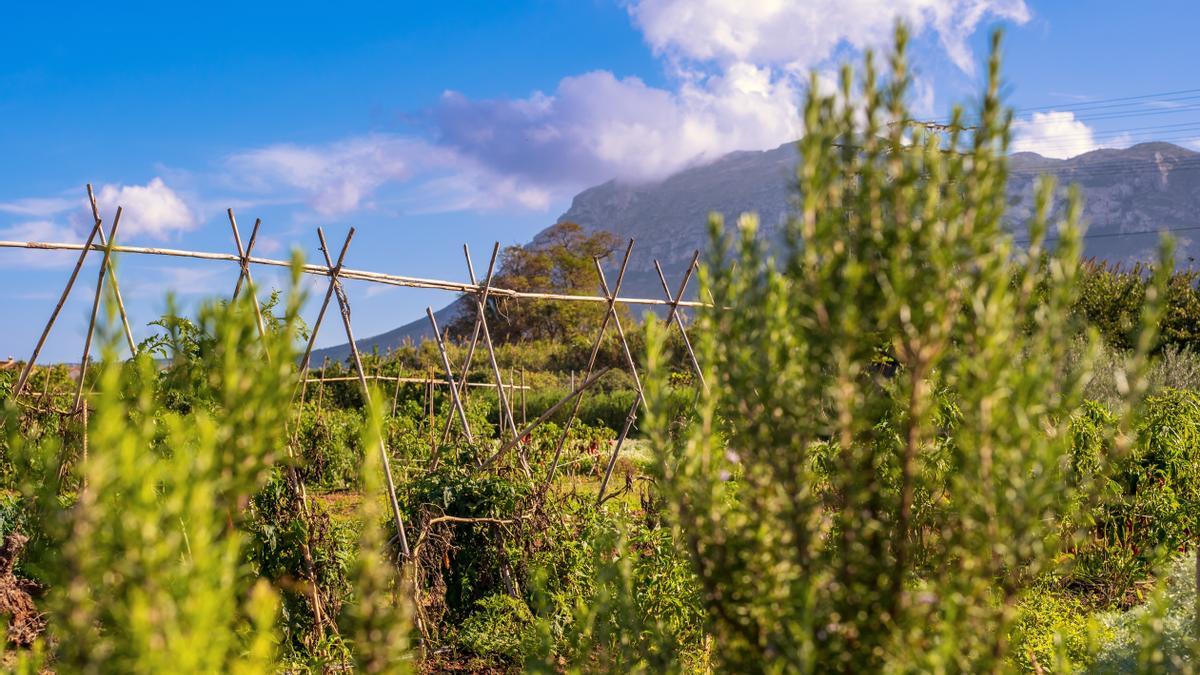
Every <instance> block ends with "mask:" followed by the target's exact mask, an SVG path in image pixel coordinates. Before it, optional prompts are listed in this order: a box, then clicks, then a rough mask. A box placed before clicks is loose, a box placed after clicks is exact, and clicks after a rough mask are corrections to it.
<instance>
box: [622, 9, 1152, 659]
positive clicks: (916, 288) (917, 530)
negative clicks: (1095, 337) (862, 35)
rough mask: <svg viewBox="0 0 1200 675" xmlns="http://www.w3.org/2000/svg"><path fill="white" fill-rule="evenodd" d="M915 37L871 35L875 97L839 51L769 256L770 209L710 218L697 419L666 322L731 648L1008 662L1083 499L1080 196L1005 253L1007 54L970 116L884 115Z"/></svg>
mask: <svg viewBox="0 0 1200 675" xmlns="http://www.w3.org/2000/svg"><path fill="white" fill-rule="evenodd" d="M904 41H905V40H904V35H903V33H902V32H901V33H900V34H899V38H898V48H897V51H896V53H895V54H894V56H893V57H892V73H891V75H890V78H889V79H888V80H887V81H886V82H884V83H879V82H878V81H877V78H876V75H875V69H874V65H873V61H872V59H871V58H870V57H868V59H867V63H866V67H865V69H864V84H863V88H862V96H861V99H856V98H855V95H854V94H855V92H854V90H853V86H852V77H851V71H850V70H849V69H848V68H847V69H845V70H844V71H843V77H842V83H841V88H840V91H839V93H838V95H837V96H826V95H823V94H821V93H820V92H821V91H822V89H821V88H820V87H818V86H817V83H816V82H815V80H814V83H813V85H812V87H811V88H810V92H809V96H808V101H807V104H806V107H805V128H806V135H805V138H804V139H803V140H802V141H801V142H800V151H801V163H800V167H799V169H798V184H799V195H800V196H799V202H798V207H799V213H798V216H797V217H796V218H795V219H794V220H793V221H791V222H790V223H788V225H787V227H786V230H785V238H786V242H787V244H786V246H785V247H784V248H783V250H782V251H781V252H780V257H779V258H778V259H774V260H773V259H770V258H768V257H767V249H766V248H765V246H764V244H763V243H762V241H761V240H760V239H759V238H758V237H757V236H756V222H755V221H754V219H753V218H749V217H744V218H743V219H742V220H741V221H740V222H739V228H738V233H737V234H736V236H734V237H727V236H725V235H723V234H722V233H723V229H724V228H723V227H722V226H721V224H720V222H719V221H716V222H714V224H713V232H714V244H713V252H712V254H711V256H710V258H709V260H708V264H707V265H706V266H705V268H704V269H702V272H701V279H702V282H703V286H704V288H706V289H707V291H708V292H711V294H712V296H713V304H714V306H715V307H719V308H722V309H721V310H720V311H715V310H709V311H703V312H701V313H700V317H699V323H698V330H697V332H696V335H695V337H694V343H695V345H696V347H697V349H698V351H699V357H700V362H701V364H703V365H704V366H705V367H706V368H707V369H708V371H707V372H706V379H707V380H708V382H709V383H710V387H711V389H710V390H709V391H707V392H705V393H703V394H702V395H701V397H700V401H699V405H698V410H697V412H696V416H695V418H694V420H693V421H692V422H691V423H690V424H688V425H687V426H685V427H684V428H682V429H677V428H676V427H675V426H674V422H675V420H674V418H672V417H670V416H669V415H668V414H666V410H667V406H666V405H665V403H666V391H667V389H666V381H667V379H668V378H667V376H666V374H665V373H664V372H663V369H662V368H661V365H660V364H661V363H662V359H661V356H660V352H661V349H660V348H659V347H658V345H657V344H656V343H657V342H658V341H659V340H660V339H661V338H660V337H659V334H660V332H661V331H659V330H651V331H649V339H648V342H649V344H650V349H649V356H648V364H649V366H650V368H649V369H650V370H651V371H652V372H654V373H656V374H654V375H651V376H648V377H647V378H645V380H646V383H647V388H646V396H647V410H648V412H649V415H648V419H647V423H646V427H647V428H648V429H649V430H650V431H649V437H650V439H651V441H652V445H653V446H654V448H655V454H656V458H657V461H656V468H655V473H656V477H657V479H658V480H659V481H660V485H661V488H662V491H663V496H664V498H665V510H664V516H665V517H666V518H667V520H668V522H670V523H671V524H672V526H673V527H674V528H675V531H676V533H677V540H678V541H679V542H680V544H681V546H682V550H683V551H686V553H687V554H688V556H689V557H690V560H691V564H692V566H693V568H694V569H695V571H696V574H697V578H698V580H699V585H700V589H701V590H700V597H701V598H702V601H703V606H704V609H705V613H706V618H707V624H708V627H709V629H710V630H711V633H712V635H713V638H714V640H715V643H716V645H718V648H717V649H715V650H714V657H715V658H716V660H717V667H718V668H720V669H727V670H733V671H750V670H761V669H767V670H771V671H779V672H782V671H813V670H821V671H841V672H861V671H874V670H880V669H894V670H915V671H930V670H939V671H940V670H951V671H967V672H976V671H988V670H994V669H1003V668H1005V667H1006V664H1008V663H1012V662H1015V661H1019V660H1020V659H1022V658H1023V655H1022V654H1020V653H1018V652H1017V651H1016V650H1017V649H1018V648H1019V647H1018V646H1017V645H1016V644H1015V643H1014V642H1013V641H1011V640H1009V638H1008V636H1009V635H1011V634H1012V633H1013V629H1014V621H1016V619H1017V616H1018V609H1017V608H1018V603H1019V601H1020V600H1021V598H1022V597H1023V596H1024V594H1025V592H1026V590H1027V589H1029V588H1031V587H1032V586H1033V584H1034V583H1035V582H1036V581H1037V580H1038V579H1039V578H1041V577H1042V576H1043V575H1044V574H1045V573H1047V572H1048V571H1050V570H1052V569H1053V561H1054V560H1055V556H1056V554H1057V553H1058V552H1059V550H1060V547H1061V544H1062V537H1061V535H1062V532H1061V530H1060V527H1061V523H1062V522H1063V521H1064V520H1065V521H1068V522H1072V521H1073V522H1079V520H1078V519H1079V518H1080V516H1079V514H1078V513H1077V511H1078V510H1079V509H1080V508H1082V506H1083V505H1085V504H1087V503H1089V500H1090V496H1089V495H1090V490H1091V489H1092V486H1091V485H1090V484H1087V482H1086V481H1084V482H1083V484H1078V485H1077V484H1074V483H1072V481H1071V471H1072V467H1070V466H1068V465H1067V464H1068V463H1067V462H1064V461H1062V459H1063V458H1065V457H1069V456H1070V451H1071V445H1072V442H1073V436H1072V434H1071V433H1070V420H1071V419H1072V414H1073V413H1074V412H1075V411H1076V410H1077V409H1078V408H1079V406H1080V405H1081V404H1082V402H1083V398H1082V390H1083V385H1084V383H1085V382H1086V380H1087V376H1088V372H1089V364H1090V361H1091V358H1092V357H1093V355H1094V353H1095V348H1094V347H1091V346H1089V347H1088V349H1087V350H1086V352H1085V354H1084V355H1083V357H1082V358H1080V359H1078V360H1077V361H1075V362H1071V361H1070V360H1068V358H1067V352H1068V349H1069V348H1070V344H1071V340H1072V339H1073V338H1074V336H1076V335H1078V334H1079V333H1080V326H1079V324H1078V322H1077V321H1076V320H1074V319H1073V318H1072V317H1071V313H1070V311H1069V310H1070V308H1071V307H1072V306H1073V303H1075V302H1076V299H1077V296H1078V288H1079V277H1080V275H1081V265H1080V262H1079V250H1080V231H1079V228H1078V227H1077V226H1076V221H1077V218H1078V213H1079V205H1078V200H1077V199H1075V198H1074V197H1072V199H1071V200H1070V202H1069V203H1068V205H1067V207H1066V209H1065V210H1063V211H1062V213H1064V214H1065V219H1064V221H1063V222H1060V223H1056V224H1055V226H1056V230H1057V235H1058V239H1057V245H1056V246H1055V248H1054V250H1053V251H1047V250H1046V249H1045V248H1044V247H1043V243H1044V237H1045V235H1046V233H1047V231H1048V230H1049V228H1050V226H1051V223H1050V222H1049V214H1050V211H1051V209H1050V207H1051V197H1052V194H1053V192H1052V190H1053V186H1052V185H1050V184H1049V183H1044V184H1043V185H1042V186H1041V187H1040V189H1039V191H1038V197H1037V208H1036V209H1035V216H1034V219H1033V221H1032V222H1031V223H1030V224H1029V232H1030V238H1031V240H1032V244H1031V245H1030V248H1029V250H1028V251H1018V250H1014V247H1013V244H1012V240H1011V238H1010V237H1009V236H1008V235H1007V234H1006V233H1005V230H1004V227H1003V225H1002V216H1003V213H1004V209H1005V192H1004V187H1005V185H1006V182H1007V181H1006V178H1007V175H1006V159H1005V153H1006V149H1007V144H1008V139H1009V130H1008V114H1007V113H1006V112H1005V111H1004V110H1003V109H1002V108H1001V106H1000V103H999V99H998V95H997V91H998V82H999V76H998V58H997V57H996V56H993V59H992V62H991V68H990V74H989V86H988V89H987V91H986V93H985V95H984V97H983V99H982V104H981V107H980V109H979V110H978V111H977V112H976V113H975V114H974V115H973V116H972V117H973V119H977V120H979V121H978V123H977V126H976V127H975V129H974V131H973V133H971V134H969V135H968V134H964V133H962V132H960V131H958V130H957V126H958V124H957V121H958V120H961V119H963V115H962V112H961V111H956V112H955V114H954V117H955V120H956V123H955V125H952V130H951V131H950V132H949V134H948V136H947V137H945V138H943V137H941V136H939V135H935V134H927V133H925V131H924V130H923V129H921V128H917V129H915V130H912V129H909V128H906V126H905V125H902V124H894V123H893V124H887V122H889V121H895V120H905V119H908V118H909V116H908V114H907V110H906V109H905V97H906V93H907V87H908V83H909V76H908V72H907V68H906V62H905V54H904ZM856 100H861V105H860V104H858V103H849V102H853V101H856ZM1167 268H1169V267H1167ZM1164 287H1165V275H1163V274H1159V275H1158V276H1157V277H1156V279H1155V280H1154V282H1153V283H1151V284H1149V286H1148V288H1149V289H1151V290H1150V292H1149V295H1150V297H1149V298H1148V301H1147V303H1145V304H1146V305H1147V308H1148V310H1149V312H1150V314H1149V321H1147V323H1148V324H1150V325H1154V324H1157V316H1156V315H1155V314H1154V311H1155V310H1156V308H1157V307H1158V306H1159V304H1158V302H1157V300H1156V298H1155V294H1156V293H1158V290H1159V289H1162V288H1164ZM1141 335H1142V337H1140V338H1138V341H1137V346H1138V347H1139V349H1142V350H1145V349H1147V348H1148V346H1149V343H1150V342H1151V340H1152V338H1153V334H1152V333H1150V332H1146V331H1143V332H1142V334H1141ZM1130 393H1136V391H1133V392H1131V391H1130V390H1129V389H1126V390H1125V391H1124V392H1123V394H1124V395H1125V396H1126V398H1128V395H1129V394H1130ZM644 658H645V659H647V660H646V661H644V663H651V662H652V661H650V660H649V659H650V658H651V657H650V656H645V657H644Z"/></svg>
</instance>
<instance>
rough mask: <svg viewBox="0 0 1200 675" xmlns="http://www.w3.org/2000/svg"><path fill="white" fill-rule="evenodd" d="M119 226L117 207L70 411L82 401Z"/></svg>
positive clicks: (119, 208)
mask: <svg viewBox="0 0 1200 675" xmlns="http://www.w3.org/2000/svg"><path fill="white" fill-rule="evenodd" d="M120 224H121V207H119V206H118V207H117V215H116V216H115V217H113V224H112V230H110V231H109V235H108V245H107V246H105V247H104V259H103V260H102V261H101V262H100V272H99V275H98V276H97V277H96V297H95V298H94V299H93V300H92V315H91V318H90V319H89V320H88V329H87V337H86V338H85V339H84V341H83V358H82V359H80V361H79V385H78V386H77V387H76V388H75V403H74V404H73V405H72V407H71V410H73V411H76V412H78V411H79V402H80V401H81V400H83V383H84V380H86V379H87V367H88V358H89V356H90V352H91V350H92V335H93V334H95V332H96V314H97V312H99V311H100V296H101V294H103V293H104V272H105V271H106V270H108V264H109V262H110V259H111V257H112V249H113V244H114V243H115V242H116V239H117V226H118V225H120Z"/></svg>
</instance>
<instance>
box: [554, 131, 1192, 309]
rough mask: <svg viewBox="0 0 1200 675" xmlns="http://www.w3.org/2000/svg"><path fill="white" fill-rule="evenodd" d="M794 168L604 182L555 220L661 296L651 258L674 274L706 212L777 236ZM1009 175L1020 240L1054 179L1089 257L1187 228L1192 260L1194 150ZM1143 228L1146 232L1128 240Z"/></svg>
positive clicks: (1035, 163)
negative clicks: (611, 239) (622, 245)
mask: <svg viewBox="0 0 1200 675" xmlns="http://www.w3.org/2000/svg"><path fill="white" fill-rule="evenodd" d="M795 164H796V149H795V146H794V145H793V144H790V143H789V144H786V145H783V146H780V147H778V148H775V149H774V150H767V151H763V152H735V153H732V154H730V155H726V156H725V157H722V158H721V159H718V160H717V161H715V162H713V163H711V164H708V165H705V166H701V167H696V168H693V169H688V170H686V171H682V172H680V173H678V174H675V175H674V176H671V177H670V178H667V179H665V180H662V181H660V182H657V183H652V184H646V185H622V184H620V183H617V182H615V181H610V182H608V183H605V184H604V185H600V186H597V187H594V188H590V189H588V190H584V191H583V192H581V193H579V195H578V196H576V197H575V199H574V201H573V202H572V204H571V208H570V209H568V210H567V212H566V213H564V214H563V215H562V216H561V217H560V218H559V220H560V221H563V220H570V221H574V222H576V223H579V224H580V225H583V226H585V227H588V228H591V229H601V230H608V231H610V232H614V233H616V234H617V235H618V236H620V237H621V238H622V239H628V238H630V237H633V238H634V239H635V240H636V244H635V246H634V252H633V255H632V258H631V262H630V271H629V273H628V274H627V281H626V288H627V289H628V294H629V295H648V296H650V297H659V296H660V295H661V293H662V287H661V285H659V283H658V280H657V278H656V277H655V275H654V268H653V260H654V259H655V258H657V259H659V261H661V262H662V264H663V267H664V268H665V269H666V270H667V273H668V275H674V276H677V275H678V274H679V273H680V270H681V268H682V267H683V266H684V265H686V264H687V261H688V259H689V257H690V255H691V253H692V251H693V250H694V249H696V248H701V249H702V248H704V247H705V245H706V244H707V242H708V234H707V231H706V224H707V222H708V214H709V213H710V212H717V213H720V214H722V215H724V216H725V220H726V223H727V225H732V224H733V223H734V222H736V219H737V216H738V215H739V214H741V213H745V212H751V211H753V212H756V213H758V214H759V219H760V221H761V225H762V229H763V232H764V236H767V237H770V236H771V235H772V233H775V232H778V229H779V227H780V226H781V225H782V223H783V222H784V220H785V219H786V217H787V214H788V212H789V208H790V205H791V201H792V199H793V198H794V192H793V187H794V180H795V178H794V167H795ZM1010 170H1011V179H1010V182H1009V189H1008V192H1009V200H1008V201H1009V214H1008V221H1009V227H1010V229H1012V231H1013V232H1014V234H1016V236H1017V237H1018V240H1019V239H1020V238H1021V236H1022V235H1023V234H1024V233H1025V225H1024V223H1025V222H1026V221H1027V220H1028V218H1029V217H1030V216H1031V215H1032V213H1033V196H1034V185H1035V182H1036V181H1037V179H1038V177H1039V176H1041V175H1043V174H1049V175H1052V176H1054V177H1055V178H1056V179H1057V181H1058V185H1059V186H1060V189H1059V191H1058V192H1059V195H1060V197H1061V196H1063V195H1065V192H1066V187H1065V186H1067V185H1071V184H1077V185H1079V187H1080V189H1081V192H1082V194H1083V198H1084V221H1085V223H1087V224H1088V233H1089V234H1088V239H1087V240H1086V241H1087V255H1089V256H1096V257H1102V258H1108V259H1112V260H1121V261H1132V260H1147V259H1153V258H1154V256H1155V251H1156V250H1157V242H1158V235H1157V232H1158V230H1161V229H1164V228H1168V229H1174V230H1179V229H1181V228H1188V227H1191V226H1197V228H1198V230H1197V231H1196V232H1189V231H1186V229H1185V230H1184V231H1179V232H1175V233H1174V234H1175V236H1176V238H1177V240H1178V243H1179V260H1180V262H1181V263H1186V262H1187V258H1188V256H1190V255H1196V254H1197V253H1200V246H1197V245H1196V244H1197V243H1200V242H1198V241H1197V235H1200V153H1196V152H1192V151H1191V150H1186V149H1184V148H1181V147H1179V146H1177V145H1172V144H1170V143H1144V144H1141V145H1136V146H1134V147H1132V148H1128V149H1124V150H1097V151H1095V152H1090V153H1087V154H1085V155H1080V156H1078V157H1074V158H1072V159H1067V160H1059V159H1049V158H1046V157H1042V156H1040V155H1036V154H1033V153H1019V154H1016V155H1013V156H1012V158H1011V164H1010ZM1058 206H1059V209H1061V206H1062V201H1061V200H1060V202H1059V205H1058ZM1147 231H1150V232H1154V234H1131V233H1141V232H1147ZM612 265H615V263H612Z"/></svg>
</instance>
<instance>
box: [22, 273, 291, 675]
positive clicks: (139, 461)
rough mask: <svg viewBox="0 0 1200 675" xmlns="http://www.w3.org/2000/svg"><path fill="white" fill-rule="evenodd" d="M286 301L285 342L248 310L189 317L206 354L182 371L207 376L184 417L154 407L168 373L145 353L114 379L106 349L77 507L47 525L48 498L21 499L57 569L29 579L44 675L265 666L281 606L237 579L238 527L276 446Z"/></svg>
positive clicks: (287, 371) (284, 378) (114, 366)
mask: <svg viewBox="0 0 1200 675" xmlns="http://www.w3.org/2000/svg"><path fill="white" fill-rule="evenodd" d="M291 297H292V298H293V301H294V302H293V304H290V305H289V306H288V308H287V313H286V315H285V322H284V325H283V328H282V329H281V330H280V331H279V332H277V333H272V334H270V335H268V337H267V339H266V340H265V341H264V340H261V339H259V337H258V335H257V334H256V328H255V323H254V319H253V316H252V312H250V311H249V307H248V305H247V304H245V303H240V304H238V305H233V306H211V305H210V306H207V307H206V308H204V309H203V310H202V311H201V314H200V319H199V324H198V325H199V326H201V327H202V330H203V332H204V334H205V335H206V336H208V338H209V339H208V340H207V341H206V347H205V348H204V349H203V350H200V351H198V352H195V353H193V354H190V355H188V356H187V358H186V359H182V358H181V361H180V362H181V363H188V364H189V365H188V366H185V367H188V368H189V369H191V368H190V366H192V365H194V366H195V369H194V370H193V373H195V372H203V373H204V376H203V377H192V376H189V378H188V381H189V382H190V385H189V389H188V392H187V394H188V398H187V403H188V405H174V406H168V405H167V404H165V403H164V402H163V400H162V398H163V397H161V396H159V389H158V385H159V383H160V380H161V381H163V382H166V381H173V375H174V374H172V373H170V372H165V373H162V374H161V375H160V374H159V373H157V372H156V367H155V364H154V362H153V361H152V360H151V357H150V355H149V354H143V355H141V356H139V357H138V358H137V359H136V360H135V361H133V362H131V363H129V364H127V365H121V364H119V363H117V362H116V361H115V360H114V359H113V358H112V351H111V350H108V349H106V350H105V360H104V363H103V364H102V365H100V366H99V367H98V371H99V372H98V376H97V378H96V393H95V395H94V398H93V399H92V401H93V403H92V404H93V406H94V407H95V409H96V412H95V413H94V414H93V416H92V417H91V424H90V454H89V455H88V457H87V458H86V459H85V460H84V461H83V462H82V464H80V465H79V466H78V469H77V470H78V476H79V484H80V489H79V492H78V496H77V500H76V501H75V502H74V504H73V505H71V506H70V508H69V509H64V510H60V511H58V512H54V511H53V510H52V509H50V508H49V505H48V504H47V503H46V502H47V501H48V500H47V498H46V488H47V485H46V484H44V483H43V484H42V485H40V486H37V485H30V486H28V487H27V490H28V494H29V496H30V498H31V499H35V500H41V501H42V502H43V511H42V512H41V515H42V518H43V520H42V522H41V523H39V526H40V527H44V528H45V529H46V531H48V532H50V533H52V534H51V535H50V536H51V537H53V538H54V539H56V544H57V546H56V548H58V550H59V552H58V553H57V554H55V555H57V556H61V558H60V559H59V561H58V564H43V565H41V566H40V569H41V570H42V571H43V572H44V573H45V574H46V575H47V577H48V578H47V581H48V585H49V587H50V589H51V599H50V600H51V605H52V608H53V610H54V615H55V616H56V621H55V622H52V623H51V631H52V634H53V639H54V642H55V644H56V649H55V669H56V670H58V671H60V672H64V671H65V672H74V671H84V672H96V671H98V670H100V669H104V670H122V671H163V670H172V671H176V672H180V671H182V672H195V671H226V670H232V671H236V672H262V671H263V670H266V669H269V668H271V667H272V665H273V663H274V660H275V652H276V648H277V645H276V638H275V635H274V622H275V617H276V613H277V606H278V599H277V596H276V594H275V592H274V591H272V590H270V589H269V587H268V586H267V585H266V584H265V583H264V582H261V581H260V582H256V581H255V578H254V576H253V575H252V574H248V572H249V570H248V569H247V568H246V567H245V563H244V560H245V553H244V551H245V548H246V545H247V541H246V537H245V536H244V534H243V532H242V530H241V529H240V527H239V524H240V522H241V520H242V514H241V509H240V505H241V503H243V502H244V500H245V499H246V498H247V496H248V495H250V494H251V493H253V492H255V491H256V490H257V489H259V488H260V487H261V486H262V485H263V484H264V483H265V482H266V480H267V478H268V476H269V475H270V470H271V466H272V464H273V463H274V461H275V460H276V459H277V457H276V454H275V453H276V452H277V450H278V449H279V448H280V447H282V444H283V443H282V441H283V439H282V437H281V436H282V430H283V428H284V425H285V421H286V420H285V417H286V410H287V403H288V401H287V396H288V392H289V391H290V390H291V387H292V386H293V382H294V380H293V376H294V372H293V371H294V369H293V368H291V367H290V365H288V364H289V360H290V358H291V351H290V350H291V345H292V343H293V341H294V336H295V334H294V326H295V316H296V311H297V310H298V298H297V297H296V294H293V295H292V296H291ZM264 352H266V353H270V354H271V355H272V356H273V357H274V358H275V359H276V360H275V361H274V364H275V365H272V362H271V361H269V360H268V359H267V358H265V354H264ZM201 403H202V404H201ZM11 442H13V443H14V445H15V444H19V443H20V442H21V441H20V439H19V438H18V439H14V440H13V441H11ZM24 450H26V451H28V452H30V453H37V452H40V451H41V450H43V449H42V448H36V447H26V448H24ZM30 478H34V477H33V476H31V477H30ZM53 485H54V484H53V483H50V487H51V489H53V487H52V486H53ZM42 562H43V563H45V562H47V561H42ZM50 562H53V561H50Z"/></svg>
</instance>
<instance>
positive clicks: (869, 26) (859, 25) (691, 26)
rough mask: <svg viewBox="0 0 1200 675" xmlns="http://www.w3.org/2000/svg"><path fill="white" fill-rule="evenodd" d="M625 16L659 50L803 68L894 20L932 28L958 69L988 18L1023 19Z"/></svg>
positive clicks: (655, 10)
mask: <svg viewBox="0 0 1200 675" xmlns="http://www.w3.org/2000/svg"><path fill="white" fill-rule="evenodd" d="M629 13H630V14H631V15H632V16H633V19H634V21H635V22H636V23H637V25H638V27H639V28H641V30H642V32H643V34H644V35H645V36H646V40H647V41H648V42H649V43H650V45H651V46H652V47H653V48H654V49H655V50H656V51H657V52H659V53H662V54H666V55H669V56H673V57H681V58H685V59H690V60H696V61H716V62H718V63H722V64H731V63H757V64H764V65H777V66H788V67H790V68H796V69H808V68H811V67H813V66H815V65H817V64H818V63H820V62H821V61H823V60H825V59H826V58H828V57H829V55H830V54H832V53H833V52H834V50H835V49H836V48H838V47H839V46H841V45H843V44H845V45H849V46H850V47H854V48H857V49H864V48H868V47H876V48H878V47H883V46H885V45H887V44H888V43H889V42H890V40H891V37H892V31H893V29H894V27H895V23H896V20H897V19H903V20H904V21H905V22H906V23H907V24H908V25H909V27H910V28H911V29H912V30H913V31H914V32H915V33H920V32H922V31H925V30H933V31H934V32H936V33H937V36H938V40H939V42H940V43H941V45H942V47H943V48H944V49H945V50H946V52H947V54H948V55H949V56H950V59H951V60H952V61H953V62H954V63H955V65H957V66H958V67H959V68H961V69H962V70H963V71H965V72H972V71H973V68H974V63H973V61H972V56H971V50H970V49H969V48H968V46H967V38H969V37H970V36H971V34H972V33H974V32H975V29H976V28H977V27H978V26H979V24H980V22H982V21H983V20H984V19H986V18H988V17H993V18H996V19H1007V20H1010V21H1014V22H1017V23H1023V22H1025V21H1028V20H1029V9H1028V8H1027V7H1026V6H1025V2H1024V0H805V1H802V2H795V1H789V0H757V1H756V2H745V1H744V0H634V1H633V2H631V3H630V4H629Z"/></svg>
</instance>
